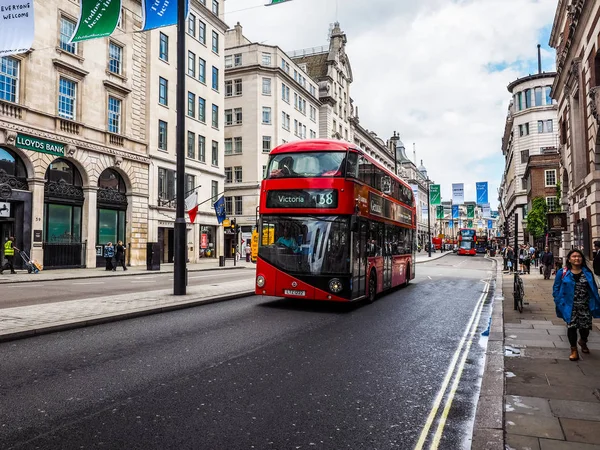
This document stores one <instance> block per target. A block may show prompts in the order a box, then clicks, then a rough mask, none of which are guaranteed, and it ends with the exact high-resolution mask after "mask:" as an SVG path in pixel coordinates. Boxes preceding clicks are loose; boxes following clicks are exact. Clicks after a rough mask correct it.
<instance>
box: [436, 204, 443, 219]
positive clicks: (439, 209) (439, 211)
mask: <svg viewBox="0 0 600 450" xmlns="http://www.w3.org/2000/svg"><path fill="white" fill-rule="evenodd" d="M435 212H436V217H437V218H438V219H443V218H444V207H443V206H442V205H439V206H437V207H436V208H435Z"/></svg>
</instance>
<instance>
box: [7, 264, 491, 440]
mask: <svg viewBox="0 0 600 450" xmlns="http://www.w3.org/2000/svg"><path fill="white" fill-rule="evenodd" d="M491 269H492V263H491V262H489V261H487V260H485V259H484V258H482V257H476V258H469V257H458V256H454V255H449V256H446V257H444V258H443V259H440V260H437V261H431V262H428V263H425V264H419V265H418V266H417V278H416V279H415V280H414V282H412V283H411V285H410V286H408V287H407V288H403V289H400V290H397V291H395V292H392V293H390V294H388V295H386V296H384V297H381V298H380V299H378V300H377V301H376V302H375V303H374V304H372V305H352V306H350V307H348V306H344V305H328V304H317V303H302V302H292V301H284V300H280V299H271V298H266V297H258V296H257V297H249V298H244V299H239V300H233V301H228V302H223V303H216V304H210V305H204V306H201V307H196V308H191V309H187V310H181V311H176V312H171V313H166V314H160V315H154V316H148V317H143V318H138V319H133V320H129V321H124V322H118V323H112V324H105V325H100V326H94V327H89V328H84V329H78V330H72V331H67V332H62V333H55V334H51V335H45V336H40V337H35V338H31V339H25V340H20V341H14V342H9V343H4V344H0V361H2V364H0V448H3V449H8V448H19V449H22V448H24V449H30V448H32V449H33V448H40V449H75V448H94V449H95V448H110V449H115V448H119V449H121V448H123V449H125V448H126V449H210V450H213V449H215V450H217V449H218V450H221V449H313V448H314V449H346V448H348V449H368V450H376V449H397V448H402V449H404V448H406V449H412V448H415V445H416V444H417V442H418V441H419V438H420V436H421V435H422V434H424V436H425V441H424V442H425V443H426V444H427V445H426V447H427V448H428V447H429V443H430V442H431V441H432V439H435V438H436V436H437V438H439V439H440V441H439V442H440V443H439V448H441V449H460V448H469V447H470V446H469V441H468V440H469V438H470V435H471V424H472V421H473V417H474V413H475V410H474V406H475V403H476V400H477V395H478V383H479V381H480V375H481V371H482V362H483V353H484V351H485V339H482V338H481V337H480V334H481V331H483V330H484V329H485V328H486V327H487V321H488V317H489V304H488V302H489V298H490V297H492V295H491V293H490V294H489V295H487V296H486V295H485V293H484V292H485V289H484V286H485V283H484V282H482V281H481V280H486V279H489V277H490V275H491ZM485 298H487V299H488V300H486V301H485V303H484V302H483V299H485ZM480 300H481V302H480V303H481V305H482V308H483V314H482V316H481V317H480V318H479V316H478V315H476V314H474V311H475V312H476V311H478V310H479V309H478V305H479V303H478V301H480ZM470 318H473V319H474V323H475V325H476V326H477V328H476V329H475V328H473V332H474V337H473V338H472V339H471V338H469V339H467V340H464V339H462V338H463V336H465V330H468V328H469V327H468V325H469V320H470ZM468 336H470V335H468V334H467V337H468ZM465 343H468V344H469V345H470V347H469V346H462V345H461V344H465ZM471 344H472V345H471ZM463 347H464V348H465V353H464V357H462V356H461V357H460V358H458V362H459V364H458V365H456V362H455V361H456V358H455V356H456V355H457V354H458V353H457V349H460V348H463ZM461 355H463V354H462V353H461ZM461 361H464V362H463V363H462V364H460V362H461ZM453 363H454V365H455V366H456V367H455V370H454V371H451V372H450V373H458V368H459V367H460V368H464V370H462V372H461V373H460V375H461V376H460V377H458V378H456V381H455V382H456V384H457V386H456V395H455V396H454V397H453V402H452V403H451V404H449V405H448V407H447V409H448V410H447V411H446V414H445V415H444V414H443V413H442V411H443V409H444V406H445V405H446V404H447V402H448V400H449V399H450V396H449V395H448V394H446V395H444V396H443V397H440V398H441V399H442V400H443V401H442V402H436V398H438V397H439V396H440V392H447V393H449V392H450V388H451V387H452V386H451V383H450V384H448V383H446V384H447V390H444V389H442V388H443V386H444V384H445V383H444V381H445V378H446V375H447V372H448V371H449V368H452V367H453ZM451 380H452V379H451ZM435 405H438V406H439V409H438V414H436V415H434V419H435V420H433V421H432V426H431V427H430V431H429V432H428V433H423V429H424V427H425V426H426V423H427V418H428V416H429V415H430V414H431V413H432V408H433V407H434V406H435ZM442 416H444V417H447V422H446V425H445V427H442V430H441V432H440V433H437V432H436V429H437V426H438V424H439V419H440V418H441V417H442Z"/></svg>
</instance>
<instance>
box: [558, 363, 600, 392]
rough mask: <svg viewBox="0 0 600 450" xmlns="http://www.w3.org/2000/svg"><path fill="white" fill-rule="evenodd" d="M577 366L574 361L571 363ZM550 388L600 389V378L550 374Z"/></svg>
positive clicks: (570, 374) (572, 374)
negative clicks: (581, 387)
mask: <svg viewBox="0 0 600 450" xmlns="http://www.w3.org/2000/svg"><path fill="white" fill-rule="evenodd" d="M569 362H570V363H571V364H573V365H575V364H576V363H574V362H573V361H569ZM546 377H547V378H548V382H549V383H550V386H565V387H566V386H585V387H590V388H598V387H600V377H598V376H597V375H596V376H586V375H583V374H581V375H575V374H574V373H567V372H565V373H548V374H546Z"/></svg>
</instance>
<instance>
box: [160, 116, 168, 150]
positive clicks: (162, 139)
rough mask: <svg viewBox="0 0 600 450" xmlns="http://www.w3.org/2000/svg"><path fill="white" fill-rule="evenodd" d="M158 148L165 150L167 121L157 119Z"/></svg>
mask: <svg viewBox="0 0 600 450" xmlns="http://www.w3.org/2000/svg"><path fill="white" fill-rule="evenodd" d="M158 148H159V149H161V150H167V122H164V121H162V120H159V121H158Z"/></svg>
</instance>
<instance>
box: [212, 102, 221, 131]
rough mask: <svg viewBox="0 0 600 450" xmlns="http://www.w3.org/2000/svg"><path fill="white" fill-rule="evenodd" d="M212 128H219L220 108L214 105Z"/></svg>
mask: <svg viewBox="0 0 600 450" xmlns="http://www.w3.org/2000/svg"><path fill="white" fill-rule="evenodd" d="M212 126H213V127H215V128H219V107H218V106H217V105H215V104H213V105H212Z"/></svg>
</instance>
